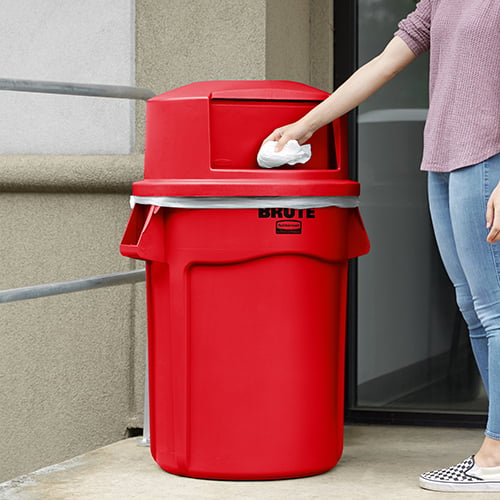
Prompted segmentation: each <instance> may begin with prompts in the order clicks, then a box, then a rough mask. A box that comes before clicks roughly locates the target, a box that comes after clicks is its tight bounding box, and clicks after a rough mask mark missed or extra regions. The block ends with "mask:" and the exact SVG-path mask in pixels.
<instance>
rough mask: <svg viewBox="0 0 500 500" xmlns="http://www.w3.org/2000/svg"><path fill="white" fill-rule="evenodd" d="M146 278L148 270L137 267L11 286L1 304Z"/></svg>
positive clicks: (136, 281)
mask: <svg viewBox="0 0 500 500" xmlns="http://www.w3.org/2000/svg"><path fill="white" fill-rule="evenodd" d="M145 280H146V271H145V270H144V269H137V270H135V271H126V272H122V273H112V274H103V275H101V276H93V277H91V278H82V279H78V280H72V281H61V282H56V283H47V284H44V285H34V286H27V287H22V288H11V289H9V290H1V291H0V304H5V303H7V302H15V301H18V300H29V299H38V298H41V297H49V296H51V295H62V294H65V293H72V292H81V291H84V290H93V289H95V288H105V287H108V286H118V285H125V284H130V283H139V282H141V281H145Z"/></svg>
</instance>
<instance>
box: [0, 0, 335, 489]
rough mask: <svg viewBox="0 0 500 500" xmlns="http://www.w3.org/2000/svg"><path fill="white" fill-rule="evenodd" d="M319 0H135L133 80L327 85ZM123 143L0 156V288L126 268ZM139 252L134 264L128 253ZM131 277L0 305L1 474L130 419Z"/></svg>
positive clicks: (327, 31) (117, 430) (94, 440)
mask: <svg viewBox="0 0 500 500" xmlns="http://www.w3.org/2000/svg"><path fill="white" fill-rule="evenodd" d="M331 3H332V2H330V1H329V0H267V1H266V0H190V1H189V2H186V1H185V0H137V1H136V35H135V36H136V51H137V56H136V81H137V85H138V86H144V87H148V88H151V89H153V90H154V92H156V93H160V92H163V91H166V90H169V89H171V88H175V87H177V86H179V85H183V84H187V83H190V82H192V81H197V80H211V79H266V78H270V79H275V78H276V79H294V80H298V81H302V82H305V83H312V84H314V85H315V86H318V87H321V88H324V89H325V90H331V81H332V78H331V76H332V60H331V50H332V32H331V18H332V12H331V8H332V7H331ZM144 109H145V106H144V104H142V103H138V105H137V118H136V123H137V146H136V151H137V152H136V153H134V154H131V155H109V156H0V193H1V195H0V210H1V213H2V217H1V218H0V234H1V235H2V237H1V246H0V248H1V259H2V261H1V262H2V268H3V272H2V273H1V274H0V289H6V288H13V287H19V286H26V285H31V284H37V283H46V282H52V281H63V280H68V279H75V278H81V277H85V276H94V275H99V274H105V273H110V272H117V271H125V270H129V269H131V268H133V267H134V266H136V263H135V262H133V261H131V260H129V259H126V258H124V257H121V256H120V255H119V252H118V247H119V242H120V239H121V235H122V233H123V230H124V228H125V224H126V221H127V217H128V214H129V207H128V195H129V193H130V185H131V183H132V182H133V180H138V179H140V178H141V176H142V156H141V151H142V143H143V130H144V127H143V124H144ZM139 265H141V264H139ZM144 304H145V298H144V284H138V285H133V286H132V285H122V286H118V287H114V288H108V289H99V290H94V291H86V292H78V293H74V294H69V295H62V296H57V297H47V298H43V299H36V300H30V301H23V302H15V303H11V304H0V308H1V312H0V318H1V323H0V338H1V344H2V348H1V349H0V391H1V402H0V422H2V428H3V429H4V435H3V436H2V445H1V447H0V448H1V450H2V460H1V462H0V481H2V480H7V479H10V478H12V477H15V476H17V475H20V474H23V473H27V472H30V471H33V470H35V469H37V468H40V467H42V466H46V465H49V464H52V463H57V462H59V461H61V460H63V459H66V458H69V457H72V456H75V455H78V454H80V453H83V452H85V451H87V450H90V449H93V448H96V447H98V446H102V445H104V444H107V443H110V442H113V441H116V440H119V439H121V438H123V437H124V435H125V433H126V430H127V427H137V426H141V425H142V401H143V399H142V398H143V392H142V389H143V383H144V379H143V374H144V346H145V330H146V327H145V323H146V321H145V307H144Z"/></svg>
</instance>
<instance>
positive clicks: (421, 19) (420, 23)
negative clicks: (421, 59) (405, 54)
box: [394, 0, 432, 56]
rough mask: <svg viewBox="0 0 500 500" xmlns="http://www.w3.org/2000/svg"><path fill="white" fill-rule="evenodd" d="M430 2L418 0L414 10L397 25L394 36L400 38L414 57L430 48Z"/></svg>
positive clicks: (430, 0) (429, 0) (428, 0)
mask: <svg viewBox="0 0 500 500" xmlns="http://www.w3.org/2000/svg"><path fill="white" fill-rule="evenodd" d="M431 3H432V0H420V2H418V4H417V6H416V7H415V10H414V11H413V12H411V13H410V14H408V16H407V17H406V18H405V19H403V20H402V21H401V22H400V23H399V24H398V28H399V29H398V31H396V33H394V35H395V36H398V37H399V38H401V39H402V40H403V41H404V42H405V43H406V45H408V47H409V48H410V49H411V50H412V51H413V53H414V54H415V55H417V56H418V55H420V54H423V53H424V52H427V51H428V50H429V48H430V31H431V11H432V8H431Z"/></svg>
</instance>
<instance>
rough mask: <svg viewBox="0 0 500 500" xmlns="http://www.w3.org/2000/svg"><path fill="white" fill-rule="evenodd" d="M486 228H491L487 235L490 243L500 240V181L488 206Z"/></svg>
mask: <svg viewBox="0 0 500 500" xmlns="http://www.w3.org/2000/svg"><path fill="white" fill-rule="evenodd" d="M486 229H489V230H490V232H489V233H488V236H487V237H486V241H487V242H488V243H495V242H496V241H500V182H499V183H498V184H497V187H496V188H495V189H494V190H493V192H492V193H491V196H490V199H489V200H488V204H487V206H486Z"/></svg>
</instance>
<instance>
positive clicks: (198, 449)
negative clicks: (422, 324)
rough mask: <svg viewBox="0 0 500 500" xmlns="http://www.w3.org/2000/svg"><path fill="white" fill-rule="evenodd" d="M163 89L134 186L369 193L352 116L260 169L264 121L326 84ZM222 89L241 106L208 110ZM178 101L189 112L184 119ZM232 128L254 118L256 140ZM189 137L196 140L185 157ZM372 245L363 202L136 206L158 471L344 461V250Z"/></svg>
mask: <svg viewBox="0 0 500 500" xmlns="http://www.w3.org/2000/svg"><path fill="white" fill-rule="evenodd" d="M252 85H254V86H256V89H253V90H252ZM210 86H213V87H214V92H212V93H210V92H206V90H207V88H209V87H210ZM224 89H226V90H224ZM200 93H205V94H206V95H205V96H200V95H198V94H200ZM238 93H241V103H240V104H238ZM168 94H169V93H167V94H165V95H164V96H160V98H157V99H156V100H153V102H152V103H151V106H150V107H149V108H148V113H149V112H150V111H151V110H153V112H152V114H151V115H149V121H148V127H147V130H146V134H147V141H146V144H147V154H146V160H145V162H146V165H145V179H144V180H143V181H140V182H138V183H136V184H134V188H133V194H134V195H137V196H153V197H154V196H179V197H182V196H199V197H204V196H216V197H217V196H218V197H224V196H236V197H238V196H264V197H265V196H302V197H304V196H305V197H307V196H334V197H335V196H356V195H357V194H358V193H359V185H358V183H356V182H352V181H349V180H347V178H346V176H347V163H346V157H345V128H342V127H343V123H344V122H343V121H342V120H340V121H338V122H337V124H338V126H339V129H337V130H335V124H334V127H333V129H332V127H331V126H330V127H326V128H325V129H324V130H323V131H322V132H320V133H319V135H318V136H317V138H316V139H315V141H316V143H315V144H316V151H314V147H313V157H314V155H316V159H317V160H316V163H314V162H313V163H312V164H310V165H307V166H306V167H304V168H293V169H291V168H290V169H288V168H285V169H278V170H275V171H269V170H266V171H264V170H261V169H258V167H257V166H256V165H255V157H256V154H257V151H258V148H259V142H258V141H259V139H260V140H261V139H262V138H263V131H264V129H267V128H269V127H271V128H272V127H274V126H275V125H276V126H277V125H278V124H279V123H280V122H281V123H282V122H283V121H286V120H288V119H289V118H290V117H291V115H290V108H292V109H293V110H294V112H295V111H296V107H295V105H296V104H297V106H298V107H300V113H302V112H303V111H304V109H306V108H307V107H311V106H313V105H315V104H316V103H317V100H318V99H319V100H320V99H321V96H323V93H321V92H320V91H317V90H315V89H311V88H310V87H307V86H303V85H300V84H293V83H286V82H278V83H276V82H257V83H256V82H245V83H243V82H237V84H235V83H234V82H206V83H205V84H202V85H194V86H193V87H190V86H187V87H185V88H183V89H180V90H179V91H174V92H173V94H172V97H171V98H170V97H169V95H168ZM190 94H194V95H192V96H191V97H189V96H190ZM214 96H218V99H221V100H222V99H223V98H224V99H228V100H230V101H231V104H227V102H226V101H224V102H223V103H222V104H221V103H217V105H221V106H222V107H223V108H224V109H223V110H222V111H221V110H220V109H217V110H216V111H215V112H214V111H213V107H212V104H213V103H212V102H211V100H213V99H214ZM272 96H275V100H273V99H272ZM284 97H286V99H285V101H286V102H285V103H283V99H284ZM266 100H268V101H269V102H266ZM170 101H172V102H170ZM290 103H291V106H289V104H290ZM148 104H149V103H148ZM254 104H255V106H254ZM266 106H268V107H270V108H271V109H272V110H273V112H272V113H268V110H266ZM182 107H184V112H183V113H185V116H180V115H182V114H183V113H182V112H181V111H180V110H181V109H182ZM230 108H231V109H230ZM250 108H251V109H252V111H251V112H250V115H251V116H254V118H251V119H250V118H248V117H249V116H250V115H248V109H250ZM169 109H170V110H172V109H177V111H176V112H178V113H180V115H179V116H180V118H179V120H178V121H177V128H176V127H175V126H174V123H175V120H174V119H173V117H176V116H177V115H175V113H174V115H173V117H172V116H170V115H169V113H168V110H169ZM229 109H230V112H229V111H228V110H229ZM255 109H258V113H257V115H253V113H254V111H255ZM220 111H221V112H222V115H221V114H220V113H219V112H220ZM238 111H241V112H242V113H243V116H244V117H246V118H245V119H244V120H243V121H242V118H241V116H240V114H239V113H238ZM214 113H215V115H216V116H215V117H214ZM245 113H246V114H245ZM300 113H299V114H300ZM221 116H222V117H223V118H221ZM257 116H260V117H261V118H259V119H257V118H256V117H257ZM262 116H267V117H268V120H269V121H271V122H272V123H270V124H269V123H263V122H262ZM271 117H272V118H271ZM188 123H191V124H192V125H193V127H192V130H194V131H195V132H196V133H195V134H194V135H189V134H188V132H187V131H188V128H187V124H188ZM231 124H233V125H235V124H236V125H238V124H239V125H241V126H245V127H246V130H247V132H248V130H250V129H252V127H253V128H254V129H255V131H254V132H255V137H253V135H252V136H251V146H249V145H248V144H246V143H244V141H240V143H237V142H235V141H237V140H238V134H237V133H233V132H229V131H231V130H232V125H231ZM162 127H163V128H162ZM214 131H215V132H216V133H215V132H214ZM225 131H226V132H227V135H224V133H223V132H225ZM269 131H270V130H269ZM214 134H215V136H217V137H215V136H214ZM247 136H249V137H250V135H249V134H248V133H247ZM256 137H257V138H258V139H256ZM188 140H189V141H190V142H189V144H188ZM249 140H250V139H249ZM226 141H229V143H226ZM238 144H239V145H238ZM181 146H186V147H187V146H189V147H190V148H192V151H191V150H190V151H189V152H188V153H187V158H188V160H186V156H183V155H182V154H181V152H180V150H179V148H180V147H181ZM169 148H173V149H174V150H175V151H171V150H169ZM196 148H197V149H196ZM194 149H196V151H194ZM169 151H170V152H169ZM223 160H228V161H229V163H227V162H225V161H223ZM311 161H312V160H311ZM368 247H369V243H368V239H367V236H366V232H365V230H364V227H363V223H362V221H361V217H360V215H359V211H358V209H357V208H338V207H327V208H314V209H312V208H311V209H300V210H299V209H292V208H287V209H284V208H261V209H209V208H207V209H183V208H165V207H163V208H160V207H157V206H154V205H152V206H148V205H136V206H135V207H134V209H133V212H132V214H131V217H130V220H129V223H128V226H127V229H126V231H125V235H124V237H123V240H122V244H121V247H120V249H121V252H122V253H123V254H124V255H127V256H129V257H133V258H138V259H143V260H145V261H146V266H147V302H148V332H149V360H150V363H149V366H150V368H149V387H150V418H151V451H152V454H153V457H154V459H155V460H156V462H157V463H158V464H159V465H160V466H161V467H162V468H163V469H165V470H166V471H169V472H172V473H175V474H180V475H186V476H190V477H199V478H213V479H233V480H238V479H276V478H288V477H300V476H307V475H312V474H318V473H321V472H324V471H327V470H329V469H330V468H332V467H333V466H334V465H335V464H336V463H337V461H338V460H339V458H340V456H341V453H342V443H343V401H344V395H343V393H344V391H343V387H344V345H345V319H346V296H347V267H348V260H349V259H350V258H353V257H356V256H359V255H362V254H363V253H366V252H367V251H368Z"/></svg>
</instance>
